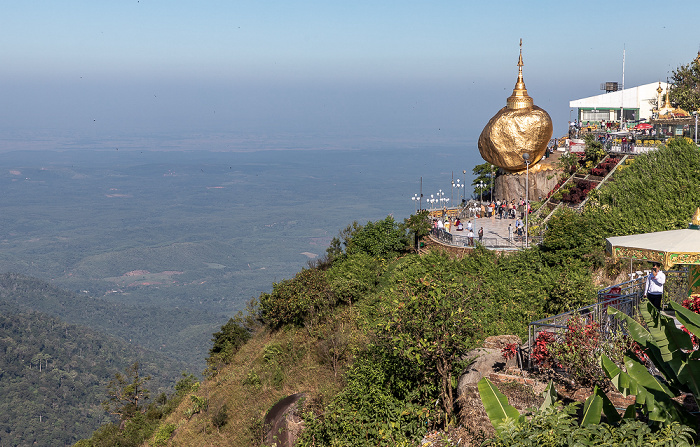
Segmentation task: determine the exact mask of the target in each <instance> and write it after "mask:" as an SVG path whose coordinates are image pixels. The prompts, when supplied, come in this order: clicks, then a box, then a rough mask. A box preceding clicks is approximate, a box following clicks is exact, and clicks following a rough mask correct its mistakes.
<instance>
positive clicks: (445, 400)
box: [379, 254, 487, 424]
mask: <svg viewBox="0 0 700 447" xmlns="http://www.w3.org/2000/svg"><path fill="white" fill-rule="evenodd" d="M424 262H425V263H427V264H428V265H432V267H433V268H432V272H431V274H429V275H417V274H415V275H414V274H413V273H417V272H418V271H419V270H416V269H414V270H413V271H412V273H411V272H406V273H407V274H406V275H405V280H404V281H401V282H400V283H399V284H398V285H397V286H396V289H395V294H394V299H393V301H392V302H391V304H390V305H389V306H388V307H387V308H386V311H387V318H386V321H385V322H383V323H382V324H381V326H380V328H379V336H380V338H381V339H383V340H384V341H385V342H386V343H387V345H388V346H390V347H391V350H392V351H393V352H395V353H396V354H398V355H399V356H401V357H402V358H404V359H405V360H406V361H408V362H412V363H414V364H415V365H416V366H417V368H418V369H419V371H420V373H419V375H420V378H419V383H418V386H419V389H421V391H422V394H423V397H424V401H427V400H430V399H434V398H435V397H439V399H440V402H441V407H442V411H443V414H444V416H445V424H448V423H449V421H451V419H452V414H453V410H454V405H455V396H454V387H455V386H456V383H455V382H456V379H457V376H458V374H459V373H460V372H461V370H462V368H461V367H462V366H463V362H464V361H465V359H464V358H463V357H464V353H465V352H466V351H467V350H469V349H470V348H471V347H473V346H474V345H475V344H476V342H477V340H480V339H481V338H482V337H483V331H484V324H483V321H485V320H486V319H485V318H484V315H485V308H486V306H487V303H486V302H485V301H484V300H483V299H482V298H483V296H482V295H481V294H480V293H479V282H480V281H479V280H478V279H477V278H474V277H470V278H464V277H461V279H460V280H455V278H453V277H452V274H453V273H457V274H464V270H465V268H466V265H461V266H460V265H458V264H457V263H455V262H452V261H450V260H449V259H448V258H447V257H445V256H443V255H437V254H430V255H428V256H426V259H425V261H424Z"/></svg>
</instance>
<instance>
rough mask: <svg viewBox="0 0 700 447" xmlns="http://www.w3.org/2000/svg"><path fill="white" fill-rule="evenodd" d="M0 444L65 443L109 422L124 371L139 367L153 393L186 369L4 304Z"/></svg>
mask: <svg viewBox="0 0 700 447" xmlns="http://www.w3.org/2000/svg"><path fill="white" fill-rule="evenodd" d="M0 352H1V353H2V355H1V356H0V445H3V446H35V445H41V446H62V445H71V444H73V443H74V442H76V441H77V440H78V439H80V438H81V437H85V436H88V435H89V434H90V433H91V432H92V431H94V430H95V429H97V428H98V427H99V426H100V425H101V424H103V423H106V422H110V421H111V420H112V418H111V417H110V416H108V415H107V414H106V413H105V412H104V410H103V408H102V406H101V402H102V401H104V400H105V399H106V397H107V394H106V385H107V383H108V382H109V380H111V379H112V378H113V377H114V374H116V373H117V372H122V371H123V370H124V369H125V368H126V367H127V366H129V365H130V364H132V363H133V362H136V361H138V362H140V364H141V367H142V369H143V372H144V373H145V374H151V375H152V376H153V377H154V380H153V381H152V382H151V383H149V388H150V389H151V390H152V393H153V395H154V396H157V394H158V393H160V392H165V391H168V390H169V389H171V387H172V384H173V383H175V381H176V380H177V378H178V376H179V375H180V371H181V368H182V366H183V365H182V364H181V363H177V362H173V361H171V360H169V359H167V358H166V357H165V356H162V355H160V354H157V353H154V352H150V351H146V350H144V349H142V348H139V347H137V346H134V345H130V344H128V343H126V342H124V341H122V340H120V339H117V338H114V337H109V336H105V335H104V334H101V333H99V332H96V331H94V330H91V329H88V328H85V327H81V326H77V325H73V324H68V323H65V322H63V321H61V320H59V319H57V318H54V317H51V316H48V315H46V314H42V313H38V312H33V311H27V310H22V309H20V308H19V307H17V306H15V305H13V304H11V303H8V302H6V301H4V300H2V299H0Z"/></svg>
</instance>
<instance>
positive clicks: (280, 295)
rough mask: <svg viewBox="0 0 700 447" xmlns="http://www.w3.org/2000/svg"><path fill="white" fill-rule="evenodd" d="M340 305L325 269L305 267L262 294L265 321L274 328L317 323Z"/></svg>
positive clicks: (261, 304) (261, 309)
mask: <svg viewBox="0 0 700 447" xmlns="http://www.w3.org/2000/svg"><path fill="white" fill-rule="evenodd" d="M335 304H336V297H335V295H334V293H333V291H332V289H331V288H330V286H329V284H328V282H327V281H326V276H325V272H323V271H321V270H317V269H303V270H302V271H301V272H299V273H297V275H296V276H295V277H294V278H293V279H290V280H285V281H282V282H280V283H275V284H273V286H272V293H263V294H262V295H260V314H261V317H262V320H263V321H264V322H265V323H267V324H268V325H269V326H270V327H271V328H272V329H278V328H280V327H282V326H284V325H287V324H292V325H295V326H299V327H303V326H309V327H311V326H313V325H314V324H316V323H317V322H318V321H319V320H320V319H321V318H323V317H324V315H325V314H326V312H327V311H328V310H330V309H331V308H332V307H333V306H334V305H335Z"/></svg>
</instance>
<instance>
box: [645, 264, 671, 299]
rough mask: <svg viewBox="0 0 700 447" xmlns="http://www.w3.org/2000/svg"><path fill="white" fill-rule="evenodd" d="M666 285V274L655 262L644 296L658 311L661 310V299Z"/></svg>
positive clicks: (648, 277)
mask: <svg viewBox="0 0 700 447" xmlns="http://www.w3.org/2000/svg"><path fill="white" fill-rule="evenodd" d="M665 283H666V274H665V273H664V272H662V271H661V264H659V263H658V262H654V263H653V264H652V267H651V273H649V276H647V282H646V285H645V287H644V296H645V297H647V299H648V300H649V302H650V303H651V304H653V305H654V307H656V308H657V309H658V310H661V297H662V296H663V294H664V284H665Z"/></svg>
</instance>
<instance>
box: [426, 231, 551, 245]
mask: <svg viewBox="0 0 700 447" xmlns="http://www.w3.org/2000/svg"><path fill="white" fill-rule="evenodd" d="M430 234H431V236H432V237H433V239H435V240H436V241H438V242H440V243H441V244H443V245H449V246H451V247H459V248H462V247H469V246H470V244H469V237H468V236H465V235H462V234H453V233H449V232H447V231H445V230H444V229H442V228H433V229H432V230H431V232H430ZM540 243H542V236H530V237H529V239H528V244H529V246H530V247H532V246H534V245H538V244H540ZM477 245H483V246H484V247H486V248H488V249H494V250H509V249H512V250H517V249H520V248H524V247H525V241H524V240H523V238H522V237H519V236H517V235H513V237H512V238H511V239H508V238H507V237H483V238H481V240H479V237H478V236H476V235H474V244H473V246H474V247H476V246H477Z"/></svg>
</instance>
